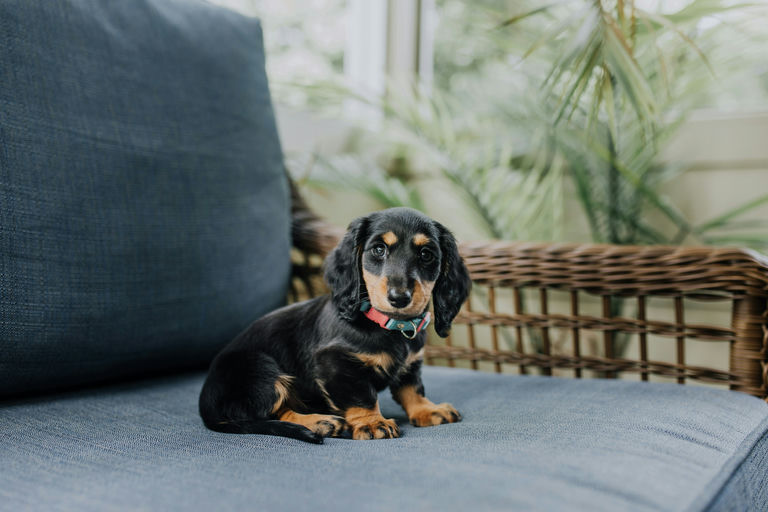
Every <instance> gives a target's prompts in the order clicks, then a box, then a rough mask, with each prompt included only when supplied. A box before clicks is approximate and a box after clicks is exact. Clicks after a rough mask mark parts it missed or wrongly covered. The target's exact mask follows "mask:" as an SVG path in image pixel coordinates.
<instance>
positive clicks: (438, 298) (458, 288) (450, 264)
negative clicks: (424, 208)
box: [432, 222, 472, 338]
mask: <svg viewBox="0 0 768 512" xmlns="http://www.w3.org/2000/svg"><path fill="white" fill-rule="evenodd" d="M435 227H437V230H438V231H439V233H440V252H442V260H441V262H440V275H439V276H438V278H437V282H436V283H435V287H434V289H433V290H432V299H433V301H434V305H435V331H436V332H437V334H438V335H439V336H440V337H442V338H445V337H446V336H448V332H449V331H450V330H451V322H453V319H454V318H455V317H456V315H457V314H458V313H459V310H460V309H461V305H462V304H464V301H465V300H467V295H469V291H470V289H471V288H472V281H471V280H470V278H469V271H468V270H467V267H466V266H464V261H462V259H461V256H460V255H459V249H458V247H457V246H456V239H454V238H453V234H451V232H450V231H448V230H447V229H446V228H445V227H444V226H443V225H442V224H440V223H439V222H435Z"/></svg>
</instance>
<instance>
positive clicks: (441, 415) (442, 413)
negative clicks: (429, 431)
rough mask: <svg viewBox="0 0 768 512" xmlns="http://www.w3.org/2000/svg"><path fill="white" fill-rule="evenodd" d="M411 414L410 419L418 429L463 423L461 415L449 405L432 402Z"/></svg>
mask: <svg viewBox="0 0 768 512" xmlns="http://www.w3.org/2000/svg"><path fill="white" fill-rule="evenodd" d="M409 413H410V414H409V415H408V419H409V420H411V425H414V426H416V427H431V426H434V425H441V424H443V423H456V422H457V421H461V414H459V411H457V410H456V409H454V407H453V406H452V405H451V404H449V403H442V404H433V403H431V402H430V403H426V404H422V405H419V406H417V407H414V408H413V410H411V411H409Z"/></svg>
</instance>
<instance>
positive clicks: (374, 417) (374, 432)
mask: <svg viewBox="0 0 768 512" xmlns="http://www.w3.org/2000/svg"><path fill="white" fill-rule="evenodd" d="M346 420H347V424H348V425H349V427H350V430H351V431H352V439H393V438H395V437H400V429H399V428H398V427H397V423H395V420H390V419H387V418H385V417H384V416H382V415H381V413H380V412H379V411H378V408H376V409H361V408H352V409H349V410H348V411H347V414H346Z"/></svg>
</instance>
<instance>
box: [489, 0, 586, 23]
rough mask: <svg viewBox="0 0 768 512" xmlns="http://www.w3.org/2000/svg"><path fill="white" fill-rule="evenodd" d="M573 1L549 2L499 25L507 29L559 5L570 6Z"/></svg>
mask: <svg viewBox="0 0 768 512" xmlns="http://www.w3.org/2000/svg"><path fill="white" fill-rule="evenodd" d="M573 1H574V0H559V1H557V2H549V3H547V4H544V5H540V6H539V7H535V8H533V9H530V10H528V11H524V12H521V13H520V14H516V15H515V16H512V17H511V18H507V19H506V20H504V21H503V22H501V23H500V24H499V27H507V26H509V25H512V24H514V23H517V22H518V21H520V20H524V19H525V18H528V17H530V16H533V15H534V14H539V13H540V12H544V11H548V10H549V9H551V8H553V7H556V6H558V5H565V4H569V3H572V2H573Z"/></svg>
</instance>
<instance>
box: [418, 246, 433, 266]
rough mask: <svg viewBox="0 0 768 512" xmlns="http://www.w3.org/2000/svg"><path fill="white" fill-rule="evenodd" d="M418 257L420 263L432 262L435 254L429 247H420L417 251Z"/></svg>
mask: <svg viewBox="0 0 768 512" xmlns="http://www.w3.org/2000/svg"><path fill="white" fill-rule="evenodd" d="M419 259H420V260H421V261H422V263H432V261H434V259H435V255H434V254H432V251H430V250H429V249H422V250H421V252H420V253H419Z"/></svg>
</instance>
